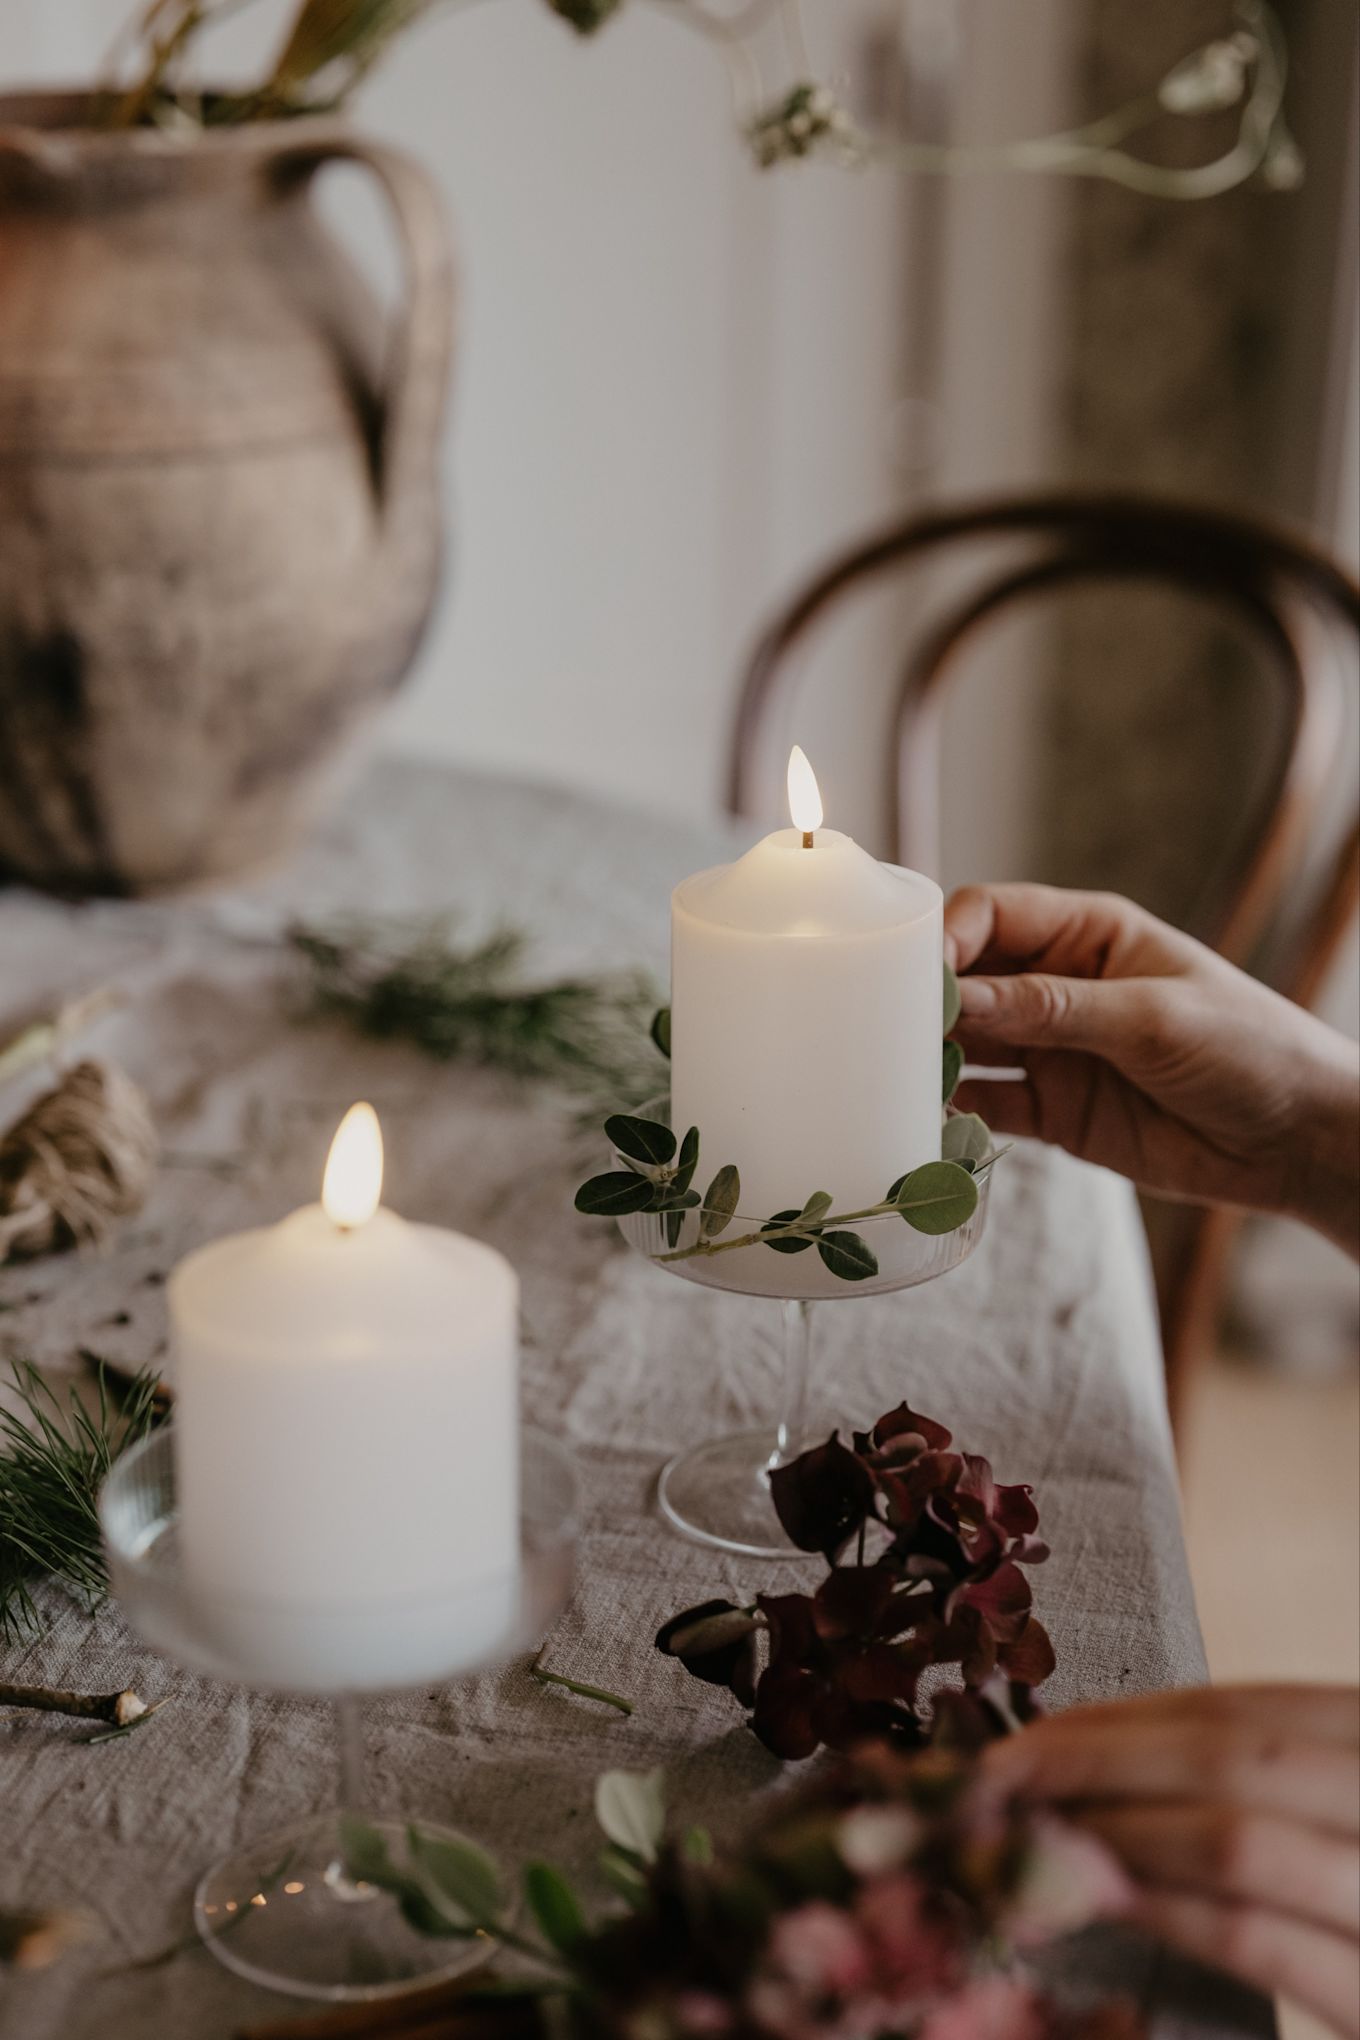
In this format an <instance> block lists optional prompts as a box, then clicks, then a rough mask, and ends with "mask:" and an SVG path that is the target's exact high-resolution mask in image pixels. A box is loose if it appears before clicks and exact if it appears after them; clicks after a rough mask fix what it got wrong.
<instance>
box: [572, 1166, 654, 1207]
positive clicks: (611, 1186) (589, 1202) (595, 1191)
mask: <svg viewBox="0 0 1360 2040" xmlns="http://www.w3.org/2000/svg"><path fill="white" fill-rule="evenodd" d="M655 1195H656V1185H655V1184H654V1183H649V1182H648V1180H647V1178H646V1177H645V1176H635V1175H634V1174H633V1171H632V1170H631V1169H612V1170H611V1171H610V1173H609V1174H608V1175H607V1176H592V1177H591V1179H590V1181H589V1182H588V1183H583V1184H582V1185H581V1187H580V1189H579V1190H578V1191H577V1193H576V1209H577V1210H578V1211H582V1212H584V1213H585V1215H586V1217H587V1218H622V1217H623V1216H624V1215H625V1213H627V1212H630V1211H646V1210H647V1209H648V1207H649V1206H650V1204H651V1201H652V1199H653V1197H654V1196H655Z"/></svg>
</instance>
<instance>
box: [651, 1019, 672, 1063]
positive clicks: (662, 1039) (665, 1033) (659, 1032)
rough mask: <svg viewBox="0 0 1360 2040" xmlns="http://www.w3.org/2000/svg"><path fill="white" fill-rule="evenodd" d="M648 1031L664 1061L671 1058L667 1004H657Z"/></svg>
mask: <svg viewBox="0 0 1360 2040" xmlns="http://www.w3.org/2000/svg"><path fill="white" fill-rule="evenodd" d="M650 1031H651V1037H652V1040H653V1042H654V1043H655V1045H656V1047H657V1048H658V1049H659V1050H660V1051H661V1053H662V1055H664V1056H665V1058H666V1061H667V1062H669V1061H670V1059H671V1009H670V1007H669V1006H658V1008H657V1010H656V1012H655V1013H653V1015H652V1025H651V1030H650Z"/></svg>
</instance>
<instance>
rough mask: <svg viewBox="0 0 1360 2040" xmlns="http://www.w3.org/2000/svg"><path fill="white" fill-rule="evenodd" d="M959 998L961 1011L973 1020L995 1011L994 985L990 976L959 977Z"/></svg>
mask: <svg viewBox="0 0 1360 2040" xmlns="http://www.w3.org/2000/svg"><path fill="white" fill-rule="evenodd" d="M959 999H960V1002H961V1004H962V1007H963V1011H964V1012H965V1013H967V1014H969V1015H971V1017H972V1018H973V1019H975V1020H980V1019H982V1018H983V1016H984V1015H985V1014H988V1013H994V1012H995V1011H996V1004H997V999H996V986H995V984H994V983H993V982H992V980H991V978H970V977H966V978H960V979H959Z"/></svg>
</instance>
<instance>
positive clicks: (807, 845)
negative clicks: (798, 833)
mask: <svg viewBox="0 0 1360 2040" xmlns="http://www.w3.org/2000/svg"><path fill="white" fill-rule="evenodd" d="M803 848H804V849H805V850H810V849H811V848H812V831H811V829H804V831H803Z"/></svg>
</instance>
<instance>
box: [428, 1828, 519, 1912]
mask: <svg viewBox="0 0 1360 2040" xmlns="http://www.w3.org/2000/svg"><path fill="white" fill-rule="evenodd" d="M406 1839H407V1842H408V1844H409V1845H410V1850H411V1859H412V1861H413V1862H414V1863H415V1865H416V1867H417V1869H418V1870H419V1871H420V1873H421V1875H422V1877H423V1878H424V1879H425V1880H426V1881H427V1882H428V1883H429V1884H431V1885H432V1886H433V1887H434V1890H435V1891H436V1892H437V1893H438V1895H439V1897H440V1898H443V1899H447V1900H448V1901H449V1902H450V1903H451V1904H452V1905H453V1906H454V1907H455V1908H456V1909H457V1910H458V1911H459V1912H460V1913H462V1914H463V1915H464V1916H465V1917H466V1918H467V1919H468V1920H470V1921H471V1923H472V1925H473V1926H475V1927H490V1928H493V1929H494V1928H495V1926H496V1924H497V1922H498V1921H499V1919H500V1916H501V1886H500V1879H499V1877H498V1876H497V1875H496V1866H495V1864H494V1863H493V1862H492V1860H491V1858H490V1856H488V1855H487V1853H486V1851H485V1849H479V1848H478V1846H477V1844H476V1843H475V1842H469V1841H467V1840H465V1839H463V1838H462V1837H459V1838H458V1839H457V1840H456V1841H454V1840H450V1839H449V1838H448V1837H447V1836H442V1835H429V1834H425V1833H424V1832H423V1831H422V1830H421V1829H420V1828H418V1827H409V1828H408V1829H407V1830H406Z"/></svg>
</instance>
